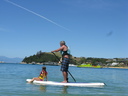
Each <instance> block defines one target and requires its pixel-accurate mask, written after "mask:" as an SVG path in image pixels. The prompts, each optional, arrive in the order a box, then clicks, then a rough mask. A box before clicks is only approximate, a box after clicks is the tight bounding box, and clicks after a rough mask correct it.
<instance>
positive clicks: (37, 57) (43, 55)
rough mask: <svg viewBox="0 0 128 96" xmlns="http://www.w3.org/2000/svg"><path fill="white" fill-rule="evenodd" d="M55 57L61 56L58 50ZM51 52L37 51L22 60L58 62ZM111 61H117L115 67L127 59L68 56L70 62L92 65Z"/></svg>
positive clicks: (108, 63) (107, 63)
mask: <svg viewBox="0 0 128 96" xmlns="http://www.w3.org/2000/svg"><path fill="white" fill-rule="evenodd" d="M55 54H56V56H57V58H59V59H60V58H61V55H60V53H59V52H56V53H55ZM57 58H56V57H55V56H54V54H53V53H50V52H42V51H39V52H37V53H36V54H34V55H32V56H29V57H25V58H24V59H23V61H22V62H24V63H33V62H34V63H35V64H36V63H40V64H41V63H44V62H59V61H58V59H57ZM113 62H116V63H119V64H118V65H116V66H117V67H118V66H119V67H120V66H128V59H127V58H112V59H108V58H92V57H88V58H86V57H74V56H72V55H71V56H70V64H75V65H79V64H93V65H101V66H109V65H110V64H112V63H113Z"/></svg>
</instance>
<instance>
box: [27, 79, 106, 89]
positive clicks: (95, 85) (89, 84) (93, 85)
mask: <svg viewBox="0 0 128 96" xmlns="http://www.w3.org/2000/svg"><path fill="white" fill-rule="evenodd" d="M26 81H27V82H29V81H31V79H26ZM33 83H34V84H39V85H56V86H78V87H103V86H104V85H105V83H61V82H54V81H36V80H34V81H33Z"/></svg>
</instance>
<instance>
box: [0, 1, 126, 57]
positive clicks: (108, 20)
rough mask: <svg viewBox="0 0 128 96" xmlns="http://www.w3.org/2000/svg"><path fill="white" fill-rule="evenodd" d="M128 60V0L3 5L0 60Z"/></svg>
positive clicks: (8, 2) (18, 2)
mask: <svg viewBox="0 0 128 96" xmlns="http://www.w3.org/2000/svg"><path fill="white" fill-rule="evenodd" d="M61 40H64V41H66V43H67V45H68V46H69V47H70V50H71V53H72V55H73V56H76V57H97V58H126V57H128V43H127V41H128V0H0V56H7V57H20V58H24V57H25V56H30V55H33V54H36V53H37V51H40V50H42V51H43V52H51V51H52V50H54V49H57V48H59V47H60V46H59V42H60V41H61Z"/></svg>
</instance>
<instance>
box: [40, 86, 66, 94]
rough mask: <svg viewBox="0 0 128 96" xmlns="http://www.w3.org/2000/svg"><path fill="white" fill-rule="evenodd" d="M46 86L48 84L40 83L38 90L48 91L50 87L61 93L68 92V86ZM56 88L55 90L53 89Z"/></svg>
mask: <svg viewBox="0 0 128 96" xmlns="http://www.w3.org/2000/svg"><path fill="white" fill-rule="evenodd" d="M56 87H57V86H48V85H40V86H39V90H40V91H42V92H49V91H50V90H51V89H52V90H54V92H55V91H56V92H59V93H62V94H68V91H67V89H68V86H58V87H57V88H56ZM55 89H56V90H55Z"/></svg>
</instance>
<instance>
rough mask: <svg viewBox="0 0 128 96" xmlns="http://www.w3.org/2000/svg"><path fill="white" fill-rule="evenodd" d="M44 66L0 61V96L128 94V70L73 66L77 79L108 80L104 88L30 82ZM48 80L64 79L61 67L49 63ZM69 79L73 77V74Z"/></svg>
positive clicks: (125, 95)
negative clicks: (1, 62) (0, 62)
mask: <svg viewBox="0 0 128 96" xmlns="http://www.w3.org/2000/svg"><path fill="white" fill-rule="evenodd" d="M42 66H43V65H28V64H24V65H22V64H0V96H128V69H109V68H103V69H95V68H92V69H91V68H77V67H70V68H69V71H70V73H72V75H73V76H74V78H75V79H76V81H77V82H104V83H106V85H107V86H105V87H103V88H93V87H64V86H50V85H47V86H44V85H34V84H28V83H26V79H28V78H32V77H37V76H38V75H39V73H40V71H41V67H42ZM46 67H47V71H48V80H50V81H58V82H61V81H62V80H63V77H62V74H61V71H60V66H46ZM69 81H71V82H73V79H72V78H71V77H70V76H69Z"/></svg>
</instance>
